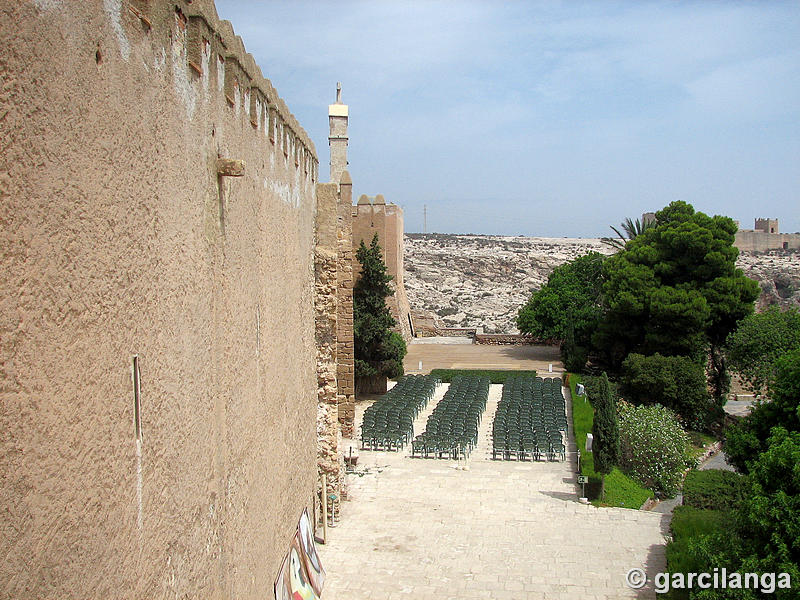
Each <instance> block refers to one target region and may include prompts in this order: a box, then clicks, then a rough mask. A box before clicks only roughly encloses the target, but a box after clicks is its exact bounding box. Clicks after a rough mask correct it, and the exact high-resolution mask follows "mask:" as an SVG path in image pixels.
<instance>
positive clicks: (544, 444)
mask: <svg viewBox="0 0 800 600" xmlns="http://www.w3.org/2000/svg"><path fill="white" fill-rule="evenodd" d="M566 433H567V414H566V403H565V401H564V396H563V394H562V392H561V380H560V379H557V378H547V379H543V378H541V377H535V378H534V377H510V378H508V379H507V380H506V383H505V384H504V385H503V393H502V397H501V400H500V403H499V404H498V406H497V411H496V413H495V417H494V422H493V423H492V458H493V459H497V458H498V456H499V457H500V458H501V459H503V460H512V459H515V460H526V459H528V458H530V459H531V460H539V459H541V458H545V459H546V460H555V459H556V458H560V459H561V460H566V446H565V440H566Z"/></svg>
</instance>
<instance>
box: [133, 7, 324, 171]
mask: <svg viewBox="0 0 800 600" xmlns="http://www.w3.org/2000/svg"><path fill="white" fill-rule="evenodd" d="M145 6H147V5H145ZM177 8H180V10H181V11H182V12H183V14H184V15H185V16H186V17H187V19H189V20H190V21H191V20H193V19H194V20H202V21H204V22H205V26H206V27H207V28H208V30H209V31H210V32H211V33H212V34H213V36H214V37H215V38H216V39H217V40H218V42H219V43H221V45H222V46H223V48H225V50H226V56H225V59H226V60H231V59H232V60H235V61H236V62H237V63H238V65H239V67H240V68H241V69H242V71H243V72H244V73H245V75H246V76H247V77H248V78H249V79H250V86H251V87H253V88H257V89H259V90H260V91H261V93H262V94H263V95H264V96H265V97H266V98H267V99H268V101H269V102H270V104H273V105H274V108H275V110H276V112H277V113H278V114H279V115H280V117H281V119H283V121H284V122H285V123H286V124H287V125H288V127H289V129H290V130H291V131H293V132H294V133H295V135H297V137H298V138H299V139H300V141H301V142H302V143H303V145H304V146H305V147H306V148H307V149H308V150H309V151H310V153H311V156H312V157H313V159H314V161H315V162H317V163H318V162H319V159H318V158H317V150H316V147H315V146H314V142H313V141H311V138H310V137H309V135H308V133H307V132H306V130H305V129H303V127H302V126H301V125H300V123H299V122H298V121H297V118H296V117H295V116H294V115H293V114H292V112H291V111H290V110H289V107H288V106H287V105H286V103H285V102H284V101H283V99H282V98H281V97H280V96H278V93H277V91H276V90H275V88H274V87H273V85H272V82H271V81H270V80H269V79H267V78H266V77H264V75H263V74H262V72H261V68H260V67H259V66H258V64H257V63H256V60H255V58H253V55H252V54H250V53H249V52H247V50H246V49H245V46H244V42H243V41H242V38H241V37H240V36H238V35H236V33H235V32H234V30H233V25H232V24H231V22H230V21H227V20H224V19H220V18H219V15H218V14H217V8H216V6H215V5H214V1H213V0H195V1H194V2H187V1H186V0H184V2H182V3H180V4H179V5H177ZM145 10H146V12H147V13H148V14H147V15H143V16H146V17H149V20H155V21H156V22H158V21H159V20H162V19H163V20H166V19H167V18H169V19H171V18H172V12H173V10H174V9H170V8H169V7H168V6H167V5H166V4H165V5H164V6H163V7H162V6H161V5H157V4H153V5H151V6H149V8H147V9H145ZM162 11H163V12H162ZM167 15H169V17H167Z"/></svg>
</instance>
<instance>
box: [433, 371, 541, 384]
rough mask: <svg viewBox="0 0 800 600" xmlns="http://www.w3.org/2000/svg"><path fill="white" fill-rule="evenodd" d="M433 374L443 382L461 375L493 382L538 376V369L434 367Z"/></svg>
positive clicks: (451, 380) (450, 380) (448, 381)
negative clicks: (483, 378) (510, 378)
mask: <svg viewBox="0 0 800 600" xmlns="http://www.w3.org/2000/svg"><path fill="white" fill-rule="evenodd" d="M431 375H433V376H434V377H438V378H439V379H441V380H442V383H452V382H453V378H454V377H457V376H459V375H463V376H466V377H488V378H489V380H490V381H491V382H492V383H505V382H506V379H508V378H509V377H520V376H522V377H536V371H500V370H483V369H433V370H432V371H431Z"/></svg>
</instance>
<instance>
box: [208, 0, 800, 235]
mask: <svg viewBox="0 0 800 600" xmlns="http://www.w3.org/2000/svg"><path fill="white" fill-rule="evenodd" d="M216 4H217V11H218V12H219V14H220V16H221V17H222V18H225V19H229V20H230V21H231V22H232V23H233V26H234V29H235V31H236V32H237V33H238V34H239V35H241V36H242V38H243V40H244V42H245V45H246V47H247V49H248V51H250V52H251V53H252V54H253V55H254V56H255V58H256V61H257V62H258V64H259V65H260V67H261V69H262V71H263V72H264V75H265V76H266V77H268V78H269V79H270V80H271V81H272V83H273V85H274V86H275V88H276V89H277V90H278V93H279V94H280V95H281V97H282V98H283V99H284V100H285V101H286V103H287V104H288V105H289V108H290V110H291V111H292V112H293V113H294V114H295V115H296V116H297V118H298V120H299V121H300V123H301V124H302V125H303V127H304V128H305V129H306V131H308V133H309V135H310V136H311V138H312V139H313V140H314V144H315V145H316V148H317V153H318V155H319V159H320V180H321V181H327V179H328V160H329V154H328V143H327V137H328V119H327V106H328V104H330V103H332V102H333V101H334V100H335V90H336V82H337V81H341V82H342V87H343V93H342V100H343V101H344V102H345V103H346V104H348V105H349V106H350V129H349V134H350V148H349V155H348V159H349V161H350V167H349V168H350V174H351V175H352V178H353V183H354V193H355V195H356V196H358V195H360V194H362V193H365V194H368V195H371V196H372V195H375V194H378V193H382V194H383V195H384V196H385V197H386V200H387V201H388V202H394V203H396V204H399V205H400V206H402V207H403V209H404V212H405V224H406V231H411V232H414V231H422V228H423V206H427V213H428V221H427V225H428V231H439V232H452V233H485V234H503V235H533V236H550V237H561V236H570V237H572V236H574V237H579V236H582V237H596V236H601V235H608V234H610V229H609V227H608V226H609V225H612V224H618V223H619V222H620V221H622V220H623V219H624V218H625V217H628V216H630V217H638V216H639V215H641V213H642V212H644V211H648V210H657V209H659V208H661V207H663V206H665V205H666V204H668V203H669V202H671V201H672V200H678V199H680V200H685V201H687V202H690V203H691V204H693V205H694V207H695V208H696V209H698V210H702V211H704V212H707V213H709V214H725V215H728V216H730V217H733V218H734V219H737V220H740V221H741V224H742V227H743V228H752V226H753V219H754V218H755V217H772V218H775V217H777V218H778V219H780V226H781V230H782V231H784V232H795V231H800V33H799V32H800V2H767V1H764V2H711V1H703V2H633V1H630V2H601V1H594V2H586V3H582V2H523V1H519V2H497V1H495V2H490V1H488V0H487V1H486V2H469V1H458V2H456V1H450V2H436V1H425V2H422V1H419V2H390V1H384V2H381V1H373V2H348V1H345V0H339V1H337V2H332V1H325V2H323V1H317V2H303V1H292V2H247V1H244V0H217V3H216Z"/></svg>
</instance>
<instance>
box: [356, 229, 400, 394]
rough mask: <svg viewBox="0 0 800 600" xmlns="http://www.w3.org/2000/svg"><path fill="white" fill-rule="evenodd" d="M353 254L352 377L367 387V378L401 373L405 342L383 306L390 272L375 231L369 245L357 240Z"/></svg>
mask: <svg viewBox="0 0 800 600" xmlns="http://www.w3.org/2000/svg"><path fill="white" fill-rule="evenodd" d="M356 258H358V261H359V262H360V263H361V276H360V277H359V279H358V281H357V282H356V285H355V287H354V288H353V353H354V358H355V361H354V362H355V378H356V382H357V384H360V385H359V387H362V386H364V385H365V384H366V386H367V387H371V386H370V385H369V383H367V380H369V379H371V378H380V377H399V376H400V375H402V374H403V358H404V357H405V354H406V344H405V341H404V340H403V338H402V336H401V335H400V334H398V333H396V332H393V331H392V330H391V329H392V327H394V326H395V325H396V324H397V322H396V321H395V320H394V319H393V318H392V315H391V313H390V312H389V307H388V306H386V297H387V296H391V295H392V288H391V287H389V283H390V282H391V281H392V276H391V275H389V274H388V273H387V272H386V264H385V263H384V262H383V257H382V255H381V247H380V245H379V244H378V234H375V237H373V238H372V242H371V243H370V245H369V247H367V246H366V244H364V241H363V240H362V241H361V245H360V246H359V248H358V250H357V251H356Z"/></svg>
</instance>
